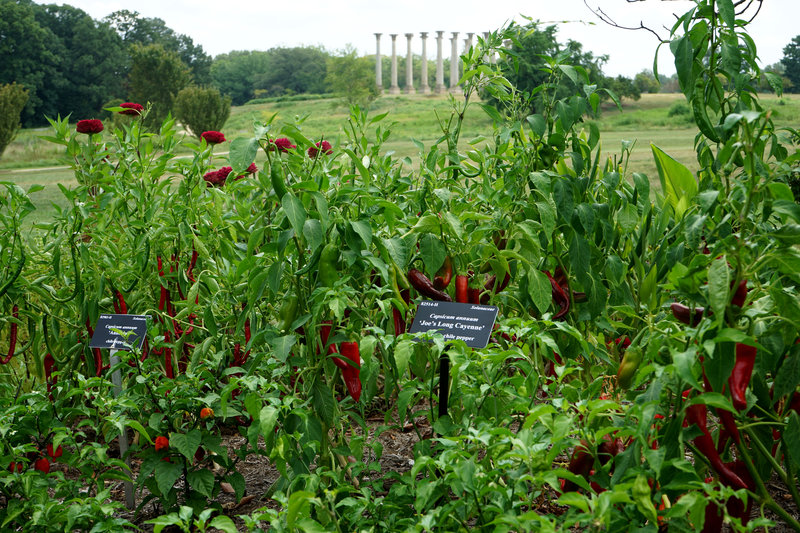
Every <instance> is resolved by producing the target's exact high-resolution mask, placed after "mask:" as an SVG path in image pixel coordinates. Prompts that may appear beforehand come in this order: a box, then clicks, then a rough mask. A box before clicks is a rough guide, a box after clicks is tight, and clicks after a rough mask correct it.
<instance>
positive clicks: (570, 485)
mask: <svg viewBox="0 0 800 533" xmlns="http://www.w3.org/2000/svg"><path fill="white" fill-rule="evenodd" d="M593 464H594V456H592V453H591V452H590V451H589V442H588V441H586V440H581V441H580V442H579V443H578V444H577V445H576V446H575V449H573V450H572V456H571V457H570V459H569V466H567V470H569V471H570V472H572V473H573V474H576V475H579V476H582V477H584V478H586V479H588V478H589V472H591V470H592V465H593ZM576 490H578V486H577V485H576V484H575V483H574V482H572V481H569V480H566V479H562V480H561V492H574V491H576Z"/></svg>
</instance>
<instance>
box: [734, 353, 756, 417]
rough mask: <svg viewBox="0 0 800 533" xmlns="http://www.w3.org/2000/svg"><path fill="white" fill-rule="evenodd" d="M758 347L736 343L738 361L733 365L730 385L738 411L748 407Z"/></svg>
mask: <svg viewBox="0 0 800 533" xmlns="http://www.w3.org/2000/svg"><path fill="white" fill-rule="evenodd" d="M756 351H757V350H756V348H755V346H748V345H747V344H741V343H737V344H736V362H735V363H734V365H733V371H732V372H731V377H729V378H728V385H729V386H730V388H731V399H732V400H733V406H734V407H735V408H736V410H737V411H744V410H745V409H746V408H747V397H746V395H745V393H746V392H747V386H748V385H749V384H750V378H751V377H752V375H753V366H754V365H755V363H756Z"/></svg>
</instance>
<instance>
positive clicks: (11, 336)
mask: <svg viewBox="0 0 800 533" xmlns="http://www.w3.org/2000/svg"><path fill="white" fill-rule="evenodd" d="M11 316H12V317H14V318H17V319H18V318H19V307H17V306H16V305H15V306H14V307H12V308H11ZM17 328H18V324H17V323H16V322H12V323H11V331H9V333H8V353H7V354H6V356H5V358H3V359H0V363H2V364H4V365H7V364H8V363H9V361H11V358H12V357H14V352H15V351H16V350H17Z"/></svg>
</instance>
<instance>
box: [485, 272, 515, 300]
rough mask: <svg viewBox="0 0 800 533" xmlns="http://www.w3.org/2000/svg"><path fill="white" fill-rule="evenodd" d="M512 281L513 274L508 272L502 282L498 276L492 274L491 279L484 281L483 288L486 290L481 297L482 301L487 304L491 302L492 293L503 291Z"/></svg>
mask: <svg viewBox="0 0 800 533" xmlns="http://www.w3.org/2000/svg"><path fill="white" fill-rule="evenodd" d="M510 281H511V274H510V273H509V272H506V275H505V276H503V281H501V282H500V284H498V283H497V276H495V275H494V274H492V275H491V276H490V277H489V279H488V280H487V281H486V283H484V285H483V288H484V292H483V295H482V296H481V298H480V303H481V304H483V305H486V304H488V303H489V299H490V298H491V294H492V293H494V294H497V293H499V292H501V291H502V290H503V289H505V288H506V287H508V283H509V282H510Z"/></svg>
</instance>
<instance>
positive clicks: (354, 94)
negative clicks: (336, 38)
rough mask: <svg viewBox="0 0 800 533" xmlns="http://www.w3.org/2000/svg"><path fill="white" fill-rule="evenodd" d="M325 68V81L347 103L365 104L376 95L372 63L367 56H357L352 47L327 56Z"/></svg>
mask: <svg viewBox="0 0 800 533" xmlns="http://www.w3.org/2000/svg"><path fill="white" fill-rule="evenodd" d="M327 69H328V71H327V72H328V73H327V76H326V77H325V83H327V84H328V86H329V87H330V89H331V90H332V91H333V93H334V94H335V95H336V96H339V97H342V98H344V99H345V101H346V102H347V103H348V105H360V106H365V105H366V104H368V103H369V102H371V101H373V100H375V98H377V97H378V94H379V93H378V88H377V86H376V85H375V79H374V78H375V75H374V72H375V71H374V66H373V64H371V63H370V61H369V59H368V58H365V57H359V56H358V53H357V52H356V50H354V49H353V48H352V47H351V48H347V49H345V50H344V51H342V53H341V55H338V56H334V57H331V58H329V59H328V65H327Z"/></svg>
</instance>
